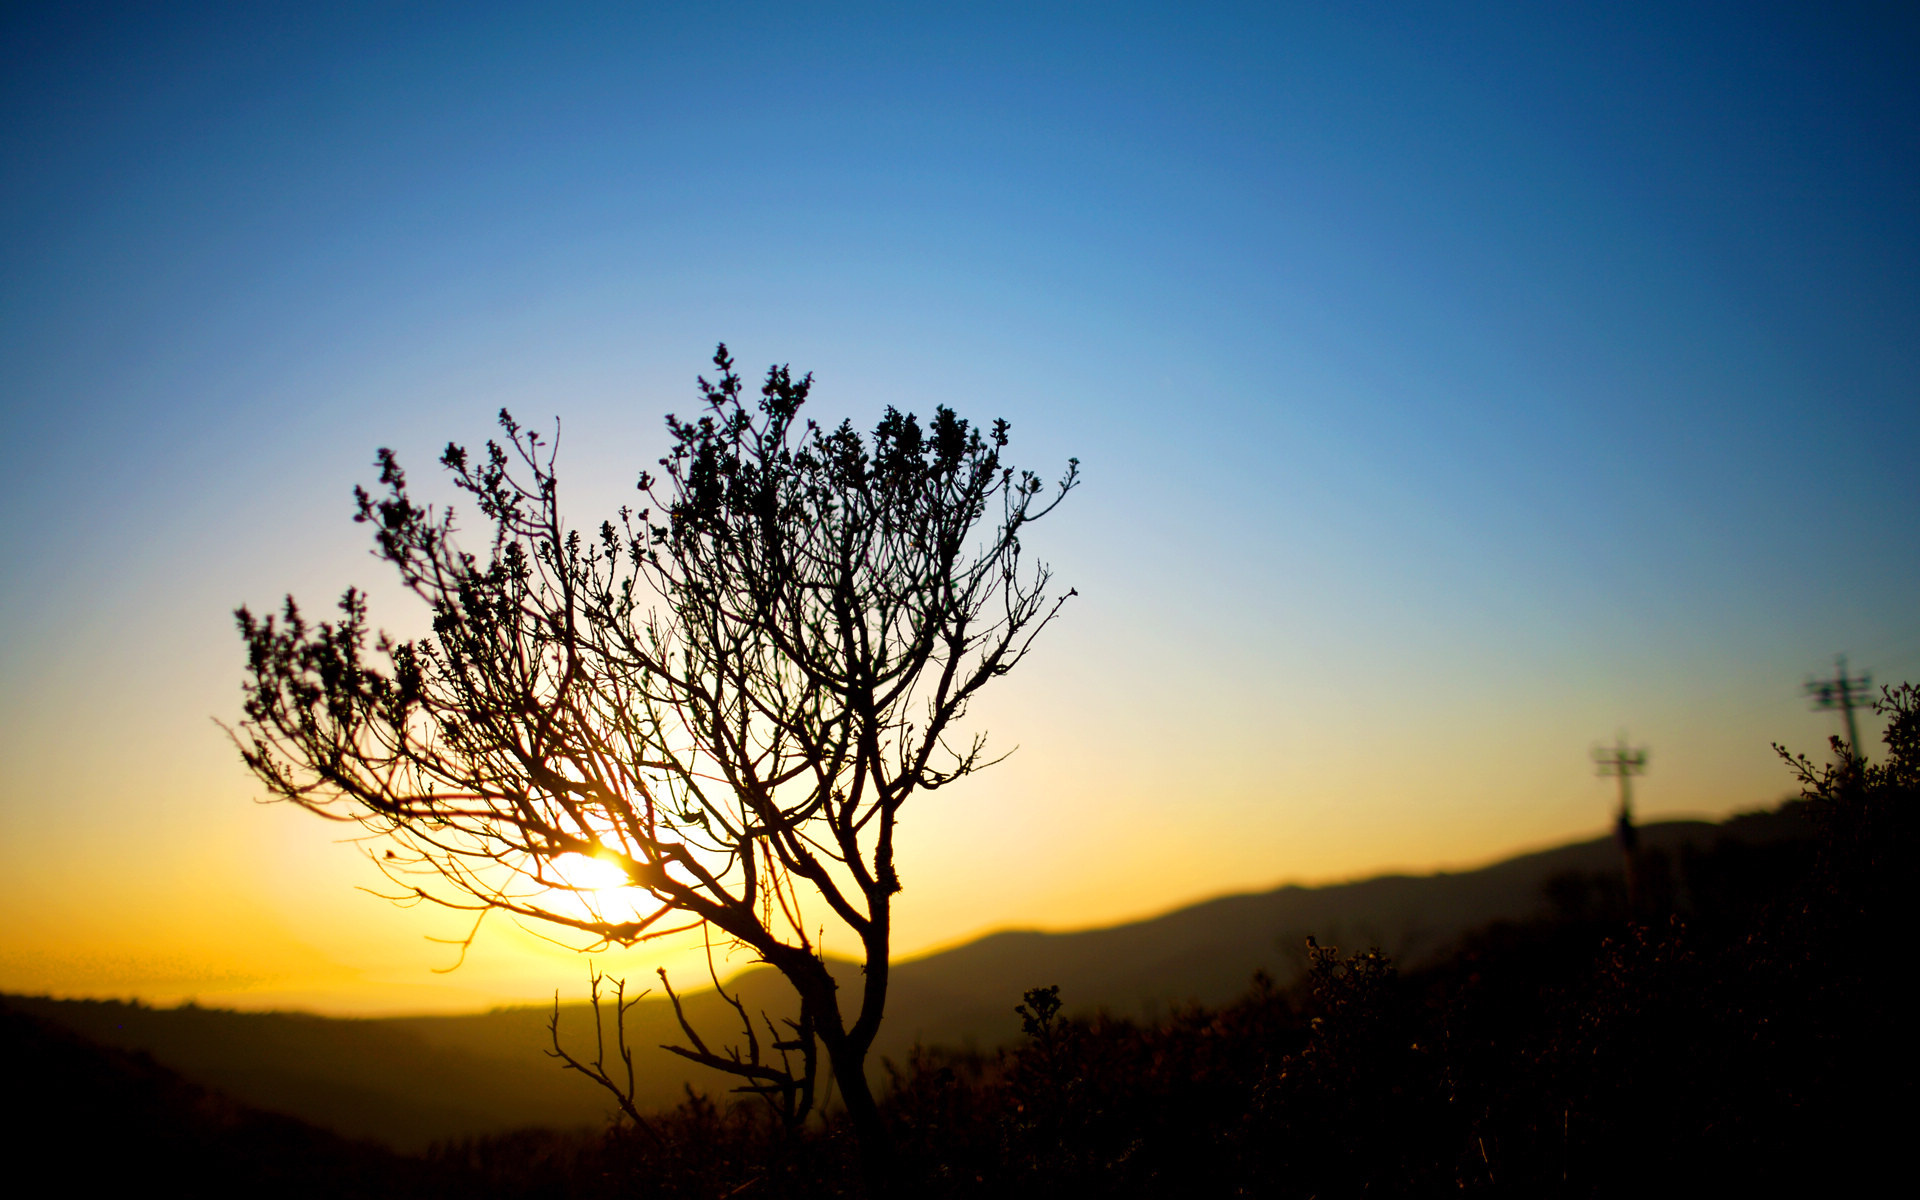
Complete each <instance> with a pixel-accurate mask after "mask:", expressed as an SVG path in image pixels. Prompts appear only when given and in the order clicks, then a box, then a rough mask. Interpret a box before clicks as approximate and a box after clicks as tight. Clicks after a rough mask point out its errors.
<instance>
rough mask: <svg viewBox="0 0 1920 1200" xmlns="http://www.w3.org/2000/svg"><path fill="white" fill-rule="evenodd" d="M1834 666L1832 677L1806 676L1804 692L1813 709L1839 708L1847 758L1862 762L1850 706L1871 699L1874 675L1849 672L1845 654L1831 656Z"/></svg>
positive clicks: (1857, 734)
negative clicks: (1849, 673) (1813, 677)
mask: <svg viewBox="0 0 1920 1200" xmlns="http://www.w3.org/2000/svg"><path fill="white" fill-rule="evenodd" d="M1833 666H1834V670H1833V678H1832V679H1809V680H1807V689H1806V690H1807V695H1809V696H1811V697H1813V707H1814V708H1816V709H1834V708H1837V709H1839V710H1840V714H1841V716H1842V717H1844V718H1845V719H1846V722H1847V761H1848V763H1849V764H1852V763H1856V762H1865V761H1866V756H1865V755H1863V754H1862V753H1861V752H1860V731H1859V729H1858V727H1856V726H1855V724H1854V720H1853V710H1854V709H1856V708H1865V707H1867V706H1868V705H1869V704H1870V703H1872V701H1871V700H1870V699H1869V696H1868V693H1869V692H1870V691H1871V690H1872V688H1873V676H1871V675H1868V674H1864V673H1863V674H1860V675H1848V674H1847V656H1846V655H1844V654H1838V655H1835V656H1834V659H1833ZM1849 769H1851V765H1849Z"/></svg>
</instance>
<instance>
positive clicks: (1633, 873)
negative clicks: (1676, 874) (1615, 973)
mask: <svg viewBox="0 0 1920 1200" xmlns="http://www.w3.org/2000/svg"><path fill="white" fill-rule="evenodd" d="M1593 761H1594V763H1595V764H1596V766H1597V768H1598V770H1597V772H1596V773H1597V774H1598V775H1599V776H1600V777H1601V778H1602V779H1605V778H1606V777H1607V776H1609V775H1612V776H1616V777H1618V778H1619V780H1620V811H1619V813H1618V814H1617V815H1615V817H1614V818H1613V840H1614V841H1615V842H1616V843H1618V844H1619V846H1620V860H1621V863H1622V864H1623V869H1624V872H1625V875H1626V882H1627V912H1628V913H1629V914H1631V913H1634V912H1637V911H1639V907H1640V896H1639V893H1640V872H1639V871H1638V870H1637V869H1636V862H1637V860H1638V858H1639V855H1638V853H1637V851H1638V850H1639V848H1640V834H1639V831H1638V830H1636V829H1635V828H1634V827H1633V777H1634V776H1635V775H1644V774H1646V772H1647V748H1646V747H1645V746H1634V747H1629V746H1628V745H1627V735H1626V734H1624V733H1622V734H1620V735H1619V736H1618V737H1617V738H1615V739H1614V743H1613V745H1612V746H1611V747H1608V746H1600V747H1597V748H1595V750H1594V752H1593Z"/></svg>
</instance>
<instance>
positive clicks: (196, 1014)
mask: <svg viewBox="0 0 1920 1200" xmlns="http://www.w3.org/2000/svg"><path fill="white" fill-rule="evenodd" d="M1807 832H1808V830H1807V824H1806V820H1805V818H1804V816H1803V814H1802V813H1801V812H1800V811H1799V808H1798V806H1789V807H1788V808H1786V809H1783V810H1781V811H1778V812H1770V813H1755V814H1749V815H1746V816H1741V817H1737V818H1734V819H1733V820H1731V821H1729V822H1726V823H1724V824H1718V825H1716V824H1712V823H1708V822H1700V821H1669V822H1660V823H1656V824H1651V825H1646V826H1643V827H1642V829H1641V836H1642V842H1643V844H1644V845H1645V846H1647V847H1649V848H1650V849H1653V850H1658V851H1663V852H1666V853H1668V854H1678V853H1681V852H1682V851H1683V849H1684V848H1685V847H1687V846H1697V847H1701V848H1705V847H1707V846H1709V845H1711V844H1713V843H1715V842H1718V841H1720V840H1722V839H1730V840H1734V841H1740V842H1748V843H1766V842H1775V841H1780V840H1784V839H1791V838H1797V837H1802V836H1805V835H1806V833H1807ZM1618 861H1619V859H1618V852H1617V851H1616V850H1615V848H1614V846H1613V843H1612V841H1611V839H1608V838H1596V839H1593V840H1591V841H1585V842H1579V843H1575V844H1573V845H1568V846H1561V847H1558V848H1556V849H1552V850H1545V851H1541V852H1539V853H1535V854H1527V855H1522V856H1520V857H1518V858H1513V859H1508V860H1506V861H1504V862H1500V863H1496V864H1494V865H1492V866H1489V867H1483V868H1481V869H1478V870H1473V871H1461V872H1452V873H1440V874H1434V875H1418V876H1413V875H1390V876H1382V877H1380V878H1375V879H1368V880H1363V881H1360V882H1356V883H1348V884H1337V885H1332V886H1327V887H1315V888H1306V887H1283V888H1278V889H1276V890H1273V891H1269V892H1261V893H1255V894H1248V895H1237V896H1224V897H1221V898H1219V899H1215V900H1209V901H1206V902H1204V903H1201V904H1196V905H1193V906H1191V907H1188V908H1182V909H1179V910H1177V911H1174V912H1171V913H1167V914H1165V915H1163V916H1159V917H1154V918H1151V919H1148V920H1143V921H1135V922H1130V923H1128V924H1125V925H1118V926H1113V927H1110V928H1105V929H1092V930H1082V931H1077V932H1070V933H1041V932H1036V931H1011V932H1005V933H996V934H991V935H988V936H986V937H983V938H980V939H979V940H977V941H974V942H970V943H967V944H966V945H963V946H959V947H957V948H955V949H952V950H948V951H944V952H942V953H938V954H933V955H929V956H927V957H925V958H919V959H913V960H909V961H905V962H900V963H896V964H895V965H894V969H893V986H892V992H891V996H890V999H889V1003H888V1011H887V1020H886V1024H885V1026H884V1027H883V1030H882V1034H881V1041H880V1043H879V1044H878V1045H877V1046H876V1057H875V1062H876V1068H877V1067H878V1064H879V1062H880V1060H881V1059H882V1058H885V1057H891V1058H893V1059H894V1060H896V1061H903V1060H904V1059H905V1057H906V1055H907V1053H908V1052H909V1051H910V1050H911V1048H912V1046H913V1045H914V1044H915V1043H916V1042H917V1043H922V1044H927V1045H947V1046H956V1047H957V1046H968V1045H972V1046H977V1047H980V1048H991V1047H993V1046H996V1045H1000V1044H1004V1043H1006V1042H1008V1041H1010V1040H1012V1039H1013V1038H1014V1037H1016V1036H1017V1035H1018V1033H1019V1020H1018V1018H1017V1017H1016V1016H1015V1015H1014V1014H1013V1006H1014V1005H1015V1004H1017V1003H1018V1002H1019V1000H1020V997H1021V993H1022V992H1023V991H1024V990H1025V989H1027V988H1030V987H1036V986H1045V985H1050V984H1058V985H1060V993H1061V996H1062V998H1063V999H1064V1000H1066V1002H1067V1005H1068V1009H1069V1011H1070V1012H1071V1011H1079V1012H1086V1011H1091V1010H1094V1009H1100V1008H1104V1009H1107V1010H1109V1011H1113V1012H1117V1013H1124V1014H1143V1015H1144V1014H1149V1013H1152V1012H1154V1011H1156V1010H1164V1009H1165V1008H1166V1007H1168V1006H1170V1005H1174V1004H1181V1003H1188V1002H1197V1003H1201V1004H1220V1003H1224V1002H1226V1001H1228V1000H1230V999H1232V998H1234V997H1236V996H1238V995H1240V994H1241V993H1243V992H1244V991H1245V990H1246V988H1247V986H1248V983H1249V981H1250V979H1251V977H1252V975H1253V973H1254V972H1255V971H1256V970H1265V971H1267V972H1268V973H1269V974H1270V975H1272V976H1273V977H1274V978H1275V979H1276V980H1277V981H1279V982H1280V983H1282V984H1285V983H1287V982H1290V981H1291V980H1292V979H1293V978H1294V977H1295V976H1296V975H1297V974H1298V972H1299V970H1300V969H1301V962H1302V951H1301V948H1302V946H1303V945H1304V942H1305V939H1306V937H1307V935H1309V934H1312V935H1314V936H1315V937H1317V938H1318V939H1319V940H1320V941H1321V942H1323V943H1327V944H1333V945H1338V946H1343V947H1347V948H1349V949H1360V948H1365V947H1367V946H1378V947H1379V948H1380V949H1382V950H1385V951H1386V952H1388V953H1389V954H1391V955H1392V956H1393V957H1394V958H1395V959H1396V960H1398V961H1399V962H1401V963H1402V964H1404V965H1411V966H1418V965H1420V964H1421V963H1423V962H1426V961H1431V960H1433V959H1435V958H1437V957H1438V956H1440V955H1441V954H1443V953H1444V952H1445V951H1446V950H1447V949H1448V947H1450V946H1451V945H1452V944H1453V943H1455V942H1456V941H1457V940H1458V939H1459V938H1460V937H1461V936H1462V935H1464V934H1466V933H1468V932H1470V931H1472V930H1475V929H1478V928H1480V927H1482V926H1485V925H1487V924H1489V923H1491V922H1494V921H1498V920H1519V919H1525V918H1527V917H1530V916H1534V915H1538V914H1541V913H1543V912H1544V910H1545V908H1546V901H1545V899H1544V893H1545V888H1546V885H1547V883H1548V881H1549V880H1552V879H1554V878H1555V877H1556V876H1562V875H1566V874H1569V873H1587V874H1593V873H1601V872H1606V871H1609V870H1613V869H1616V868H1617V865H1618ZM836 973H837V974H839V975H840V976H841V978H842V979H843V981H844V989H843V990H845V991H847V992H848V993H851V992H852V990H853V983H854V981H855V980H857V978H858V968H857V967H856V966H854V965H853V964H845V963H843V964H838V966H837V968H836ZM634 982H635V983H636V984H637V983H639V982H641V981H638V980H636V981H634ZM646 982H652V981H650V980H649V981H646ZM728 986H729V988H730V989H731V990H735V991H737V992H738V993H739V994H740V995H741V997H742V999H743V1000H744V1001H745V1003H746V1004H747V1006H748V1008H749V1009H750V1010H759V1009H765V1010H767V1011H769V1012H771V1013H773V1014H774V1015H775V1016H776V1017H778V1016H779V1015H780V1014H782V1013H787V1012H791V1010H792V1007H793V1006H792V1002H791V1001H790V999H789V998H788V996H787V994H786V990H785V985H784V984H783V983H782V982H781V980H780V979H779V977H778V976H777V975H776V974H775V973H774V972H772V971H771V970H770V969H767V968H757V969H754V970H750V971H747V972H744V973H742V974H741V975H739V976H736V977H735V978H734V979H732V980H730V981H729V984H728ZM684 999H685V1003H686V1007H687V1011H688V1015H689V1017H690V1019H692V1020H693V1022H694V1024H695V1027H696V1028H698V1029H700V1030H701V1031H702V1033H703V1036H707V1037H709V1038H710V1039H723V1038H724V1037H725V1036H726V1035H727V1034H728V1033H730V1032H732V1031H733V1024H732V1021H733V1019H734V1018H733V1013H732V1012H731V1010H730V1009H728V1008H727V1007H726V1006H725V1005H724V1003H723V1002H722V1001H721V1000H720V999H719V998H718V997H717V996H716V995H715V994H714V993H713V992H712V991H711V990H708V991H705V992H699V993H695V994H693V995H690V996H687V997H685V998H684ZM5 1002H6V1003H7V1004H9V1005H11V1006H13V1007H14V1008H16V1009H19V1010H21V1011H24V1012H27V1013H31V1014H33V1015H35V1016H38V1017H41V1018H44V1019H47V1020H52V1021H56V1022H59V1023H60V1024H62V1025H65V1026H67V1027H69V1028H71V1029H74V1030H77V1031H78V1032H80V1033H82V1034H84V1035H85V1036H86V1037H88V1038H91V1039H93V1040H95V1041H97V1042H100V1043H103V1044H105V1045H107V1046H112V1047H120V1048H124V1049H132V1050H141V1051H146V1052H148V1053H150V1054H151V1055H152V1056H153V1058H154V1059H155V1060H157V1061H158V1062H159V1063H161V1064H165V1065H166V1066H168V1067H171V1068H173V1069H175V1070H177V1071H179V1072H181V1073H182V1074H184V1075H186V1076H187V1077H189V1078H191V1079H193V1080H196V1081H199V1082H201V1083H203V1084H205V1085H207V1086H209V1087H213V1088H217V1089H219V1090H220V1091H222V1092H224V1093H226V1094H228V1095H230V1096H233V1097H235V1098H236V1099H238V1100H240V1101H243V1102H245V1103H248V1104H252V1105H256V1106H259V1107H262V1108H267V1109H273V1110H276V1111H279V1112H283V1113H289V1114H292V1115H294V1116H297V1117H300V1118H302V1119H304V1120H307V1121H312V1122H314V1123H316V1124H319V1125H323V1126H326V1127H328V1128H330V1129H334V1130H338V1131H341V1132H342V1133H345V1134H349V1135H352V1136H359V1137H371V1138H378V1139H380V1140H382V1141H384V1142H386V1143H387V1144H389V1145H393V1146H395V1147H398V1148H401V1149H409V1150H411V1149H420V1148H423V1147H425V1146H426V1145H427V1144H429V1143H431V1142H433V1141H436V1140H443V1139H450V1138H457V1137H462V1136H467V1135H472V1134H479V1133H491V1132H501V1131H505V1130H509V1129H515V1128H524V1127H528V1126H535V1125H544V1126H550V1127H570V1126H579V1125H592V1124H598V1123H600V1122H601V1121H603V1120H604V1119H605V1115H606V1113H607V1110H608V1109H609V1107H610V1105H609V1103H608V1102H607V1101H606V1099H605V1098H604V1096H603V1094H602V1093H601V1092H600V1091H599V1090H598V1088H596V1087H595V1086H594V1085H593V1084H591V1083H590V1082H588V1081H586V1080H584V1079H582V1078H581V1077H580V1076H578V1075H576V1074H574V1073H572V1072H567V1071H563V1070H561V1069H560V1068H559V1066H558V1064H557V1063H555V1062H554V1061H553V1060H552V1059H550V1058H548V1057H546V1056H545V1054H544V1053H543V1051H544V1050H545V1049H546V1047H547V1045H548V1041H547V1020H548V1017H549V1015H550V1010H549V1009H544V1008H508V1009H497V1010H495V1011H493V1012H489V1013H481V1014H476V1015H473V1016H459V1017H401V1018H381V1019H337V1018H325V1017H317V1016H310V1015H305V1014H298V1013H236V1012H227V1011H222V1010H216V1009H202V1008H194V1007H185V1008H177V1009H152V1008H146V1007H143V1006H140V1005H135V1004H127V1003H122V1002H117V1001H56V1000H48V999H45V998H33V997H7V998H5ZM561 1028H562V1031H563V1033H564V1034H565V1035H566V1037H567V1041H568V1044H569V1046H570V1048H573V1049H574V1050H575V1052H576V1053H581V1052H583V1051H585V1050H586V1049H587V1047H589V1046H590V1044H591V1037H592V1021H591V1017H590V1016H589V1014H588V1013H587V1011H586V1006H585V1005H580V1004H575V1005H566V1006H563V1008H562V1011H561ZM628 1030H629V1036H630V1041H631V1043H632V1044H633V1045H634V1046H635V1047H636V1054H635V1061H636V1066H637V1067H638V1068H639V1070H640V1072H641V1073H642V1075H643V1083H642V1090H641V1099H642V1101H643V1102H644V1103H647V1104H649V1105H650V1106H654V1107H666V1106H671V1105H672V1104H674V1103H675V1102H677V1101H678V1100H679V1099H680V1098H681V1097H682V1096H683V1095H684V1089H685V1088H686V1087H687V1086H688V1085H689V1084H690V1085H692V1086H694V1087H696V1088H700V1089H702V1090H708V1091H718V1090H722V1089H724V1088H725V1087H727V1086H729V1081H728V1080H726V1079H725V1078H723V1077H721V1076H718V1075H716V1074H714V1073H711V1072H708V1071H706V1070H704V1069H703V1068H699V1067H695V1066H693V1065H691V1064H689V1063H686V1062H685V1061H684V1060H682V1059H679V1058H676V1057H674V1056H672V1055H670V1054H667V1053H666V1052H665V1051H662V1050H657V1049H652V1047H656V1046H658V1045H659V1044H661V1043H663V1042H679V1041H681V1040H682V1039H681V1037H680V1034H679V1030H678V1027H677V1025H676V1024H675V1022H674V1018H673V1013H672V1010H671V1008H670V1007H669V1006H668V1004H667V1003H666V1001H665V1000H664V998H658V997H649V998H648V999H646V1000H643V1001H642V1002H641V1003H640V1004H639V1005H637V1006H636V1007H635V1008H634V1009H633V1010H632V1012H631V1013H630V1014H629V1016H628Z"/></svg>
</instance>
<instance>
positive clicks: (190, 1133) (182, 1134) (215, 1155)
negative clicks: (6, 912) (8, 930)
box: [0, 1006, 432, 1198]
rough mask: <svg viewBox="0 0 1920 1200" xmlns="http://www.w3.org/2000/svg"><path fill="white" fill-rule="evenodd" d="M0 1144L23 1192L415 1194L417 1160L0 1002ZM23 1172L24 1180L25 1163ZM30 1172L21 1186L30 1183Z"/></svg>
mask: <svg viewBox="0 0 1920 1200" xmlns="http://www.w3.org/2000/svg"><path fill="white" fill-rule="evenodd" d="M0 1059H3V1060H4V1061H5V1062H6V1064H7V1080H8V1092H9V1095H10V1097H11V1103H10V1104H9V1105H8V1109H9V1113H8V1116H7V1117H6V1119H5V1120H4V1122H0V1148H4V1150H5V1152H6V1157H7V1160H8V1161H9V1162H12V1163H13V1164H14V1168H13V1170H14V1174H15V1177H16V1184H17V1185H19V1186H25V1187H29V1188H30V1189H31V1190H32V1191H33V1192H35V1193H44V1192H59V1193H74V1194H79V1195H108V1194H117V1193H120V1192H123V1191H124V1192H126V1193H128V1194H153V1193H160V1194H164V1193H165V1192H167V1191H171V1190H176V1189H177V1194H180V1195H188V1196H196V1197H201V1196H275V1197H288V1198H297V1197H304V1196H314V1197H321V1196H326V1197H335V1196H370V1197H371V1196H420V1195H422V1194H426V1192H427V1191H431V1190H432V1189H431V1188H427V1189H425V1191H423V1187H422V1185H423V1184H426V1183H427V1177H426V1175H425V1173H424V1171H423V1169H422V1164H418V1163H412V1162H407V1161H405V1160H401V1159H399V1158H397V1157H396V1156H395V1155H394V1154H393V1153H392V1152H391V1151H389V1150H387V1149H386V1148H384V1147H381V1146H377V1145H373V1144H370V1143H365V1142H354V1141H349V1140H347V1139H345V1138H342V1137H340V1136H339V1135H338V1134H335V1133H331V1132H329V1131H327V1130H324V1129H316V1128H314V1127H313V1126H312V1125H309V1124H306V1123H304V1122H301V1121H297V1120H295V1119H293V1118H291V1117H287V1116H283V1115H281V1114H278V1113H271V1112H262V1111H259V1110H257V1109H253V1108H249V1107H247V1106H245V1105H242V1104H237V1103H235V1102H234V1101H233V1100H231V1099H229V1098H228V1097H225V1096H222V1095H220V1094H218V1093H216V1092H213V1091H210V1090H209V1089H207V1088H204V1087H201V1086H200V1085H198V1084H195V1083H192V1082H189V1081H188V1080H185V1079H183V1078H181V1077H180V1075H179V1074H178V1073H176V1072H174V1071H170V1070H168V1069H167V1068H165V1067H163V1066H161V1065H159V1064H158V1063H156V1062H154V1061H153V1059H152V1058H151V1057H149V1056H147V1055H145V1054H141V1053H137V1052H130V1051H125V1050H117V1049H113V1048H111V1047H106V1046H101V1045H98V1044H96V1043H93V1042H90V1041H88V1040H86V1039H84V1038H82V1037H80V1036H79V1035H77V1034H75V1033H74V1032H72V1031H71V1030H69V1029H66V1028H63V1027H61V1026H59V1025H57V1024H55V1023H53V1022H51V1021H46V1020H43V1019H41V1018H38V1017H35V1016H33V1015H31V1014H29V1013H25V1012H21V1011H17V1010H14V1009H11V1008H8V1007H5V1006H0ZM30 1164H31V1165H32V1168H33V1174H32V1176H29V1175H28V1174H27V1172H28V1171H29V1165H30ZM31 1177H37V1178H39V1179H40V1183H39V1184H31V1183H30V1178H31Z"/></svg>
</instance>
